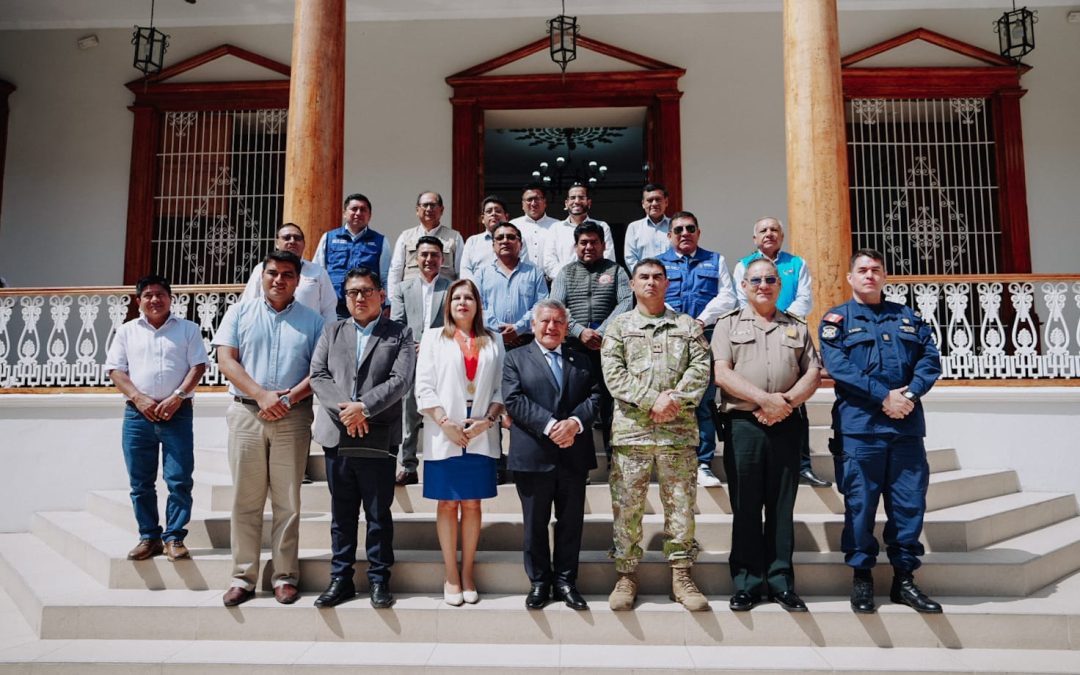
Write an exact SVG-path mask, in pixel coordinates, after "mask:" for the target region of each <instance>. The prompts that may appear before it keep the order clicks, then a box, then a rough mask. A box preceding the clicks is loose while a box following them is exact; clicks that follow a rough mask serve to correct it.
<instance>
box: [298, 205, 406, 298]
mask: <svg viewBox="0 0 1080 675" xmlns="http://www.w3.org/2000/svg"><path fill="white" fill-rule="evenodd" d="M370 222H371V201H370V200H369V199H368V198H367V197H365V196H364V195H362V194H360V193H359V192H357V193H354V194H351V195H349V196H348V197H346V198H345V200H344V202H343V204H342V212H341V223H342V224H341V227H338V228H336V229H333V230H330V231H329V232H326V233H324V234H323V236H322V239H320V240H319V245H318V246H317V247H316V248H315V255H314V256H313V257H312V262H315V263H316V264H318V265H321V266H322V267H323V269H325V270H326V272H327V274H329V275H330V281H331V282H332V283H333V284H334V292H335V293H337V296H338V304H337V315H338V318H339V319H348V318H349V316H350V314H349V309H348V307H347V306H346V305H345V274H346V273H348V271H349V270H351V269H354V268H356V267H366V268H367V269H369V270H377V271H378V272H379V278H380V279H386V278H387V273H388V272H389V271H390V257H391V253H390V242H388V241H387V239H386V237H384V236H383V235H381V234H379V233H378V232H376V231H375V230H373V229H371V228H370V227H368V224H369V223H370Z"/></svg>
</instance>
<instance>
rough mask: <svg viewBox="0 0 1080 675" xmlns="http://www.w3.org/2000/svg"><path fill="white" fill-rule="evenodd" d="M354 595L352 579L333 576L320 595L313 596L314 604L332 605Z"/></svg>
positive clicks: (319, 605)
mask: <svg viewBox="0 0 1080 675" xmlns="http://www.w3.org/2000/svg"><path fill="white" fill-rule="evenodd" d="M389 593H390V591H389V590H387V594H389ZM354 595H356V586H354V585H353V582H352V579H346V578H345V577H333V578H332V579H330V585H329V586H327V587H326V590H325V591H323V592H322V595H320V596H319V597H317V598H315V606H316V607H333V606H334V605H340V604H341V603H343V602H345V601H346V600H350V599H352V597H353V596H354Z"/></svg>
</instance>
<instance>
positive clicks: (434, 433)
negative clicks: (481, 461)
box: [415, 328, 505, 460]
mask: <svg viewBox="0 0 1080 675" xmlns="http://www.w3.org/2000/svg"><path fill="white" fill-rule="evenodd" d="M489 335H491V334H490V333H489ZM504 353H505V352H504V350H503V344H502V336H501V335H498V334H495V335H492V336H491V339H490V340H488V342H487V344H486V345H484V348H483V349H481V350H480V358H479V364H478V365H477V367H476V379H475V380H474V381H475V383H476V393H475V394H473V395H472V401H473V405H472V407H473V417H481V416H483V415H484V414H486V413H487V409H488V406H489V405H491V403H492V402H493V401H494V402H497V403H502V402H503V397H502V374H503V355H504ZM466 383H467V380H466V379H465V360H464V359H463V358H462V356H461V348H459V347H458V344H457V342H456V341H455V340H454V339H453V338H447V337H443V332H442V329H441V328H432V329H431V330H428V331H425V332H424V337H423V338H421V339H420V355H419V356H418V357H417V361H416V389H415V394H416V407H417V408H418V409H419V410H424V409H426V408H434V407H436V406H442V408H443V409H444V410H445V411H446V414H447V416H448V417H449V418H450V419H452V420H459V421H460V420H463V419H465V401H466V400H467V399H468V397H469V394H468V392H467V391H466V390H465V386H466ZM423 438H424V459H425V460H439V459H446V458H448V457H454V456H457V455H460V454H461V448H460V447H458V446H456V445H454V444H453V443H451V442H450V440H449V439H447V438H446V436H445V435H444V434H443V432H442V429H441V428H440V427H439V425H438V424H435V422H434V421H433V420H430V419H429V421H428V423H427V424H425V425H424V436H423ZM466 452H470V453H475V454H478V455H486V456H488V457H493V458H495V459H498V457H499V455H500V454H502V445H501V444H500V443H499V429H498V427H497V426H493V427H492V428H491V429H489V430H488V431H487V432H486V433H484V434H482V435H480V436H477V437H476V438H474V439H472V440H471V441H469V445H468V446H467V449H466Z"/></svg>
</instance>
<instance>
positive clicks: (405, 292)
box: [390, 236, 450, 486]
mask: <svg viewBox="0 0 1080 675" xmlns="http://www.w3.org/2000/svg"><path fill="white" fill-rule="evenodd" d="M442 263H443V243H442V241H441V240H440V239H439V238H438V237H429V236H424V237H420V239H419V240H418V241H417V243H416V264H417V266H418V267H419V268H420V276H418V277H413V278H412V279H406V280H405V281H402V282H401V283H400V284H397V285H395V286H394V290H393V293H391V298H390V318H391V319H393V320H394V321H397V322H398V323H403V324H405V325H406V326H408V327H409V328H411V329H412V334H413V339H414V340H415V341H416V344H417V347H419V345H420V338H422V337H424V331H425V330H426V329H428V328H442V325H443V304H444V303H445V302H446V289H447V287H449V286H450V282H449V281H448V280H447V279H446V277H444V276H442V275H441V274H439V270H440V269H442ZM420 421H421V415H420V411H419V410H417V408H416V397H415V396H413V391H412V386H411V385H410V387H409V392H408V393H407V394H405V418H404V421H403V426H404V431H403V432H402V433H403V434H404V438H403V439H402V441H401V471H399V472H398V474H397V476H396V477H395V479H394V481H395V482H396V483H397V484H398V485H402V486H405V485H416V484H417V483H418V482H420V478H419V476H418V475H417V468H418V466H419V460H417V458H416V442H417V440H418V439H419V437H420Z"/></svg>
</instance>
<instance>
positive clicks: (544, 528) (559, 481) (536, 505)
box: [514, 466, 589, 585]
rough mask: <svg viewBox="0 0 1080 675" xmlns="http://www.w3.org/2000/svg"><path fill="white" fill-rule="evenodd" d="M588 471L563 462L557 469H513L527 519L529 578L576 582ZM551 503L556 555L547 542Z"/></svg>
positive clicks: (527, 566)
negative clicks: (567, 465)
mask: <svg viewBox="0 0 1080 675" xmlns="http://www.w3.org/2000/svg"><path fill="white" fill-rule="evenodd" d="M588 475H589V474H588V472H586V471H580V470H571V469H568V468H566V467H561V466H560V467H558V468H556V469H555V470H554V471H515V472H514V482H515V484H516V485H517V491H518V497H519V498H520V499H521V512H522V517H523V519H524V521H525V537H524V539H525V541H524V544H523V550H524V559H525V573H526V574H527V575H528V576H529V581H531V582H533V583H539V582H544V583H555V584H563V583H565V584H571V585H572V584H575V583H577V573H578V554H579V553H580V552H581V530H582V522H583V520H584V518H585V480H586V478H587V477H588ZM552 506H554V507H555V555H554V558H552V554H551V547H550V545H549V543H548V523H549V522H550V521H551V508H552Z"/></svg>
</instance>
